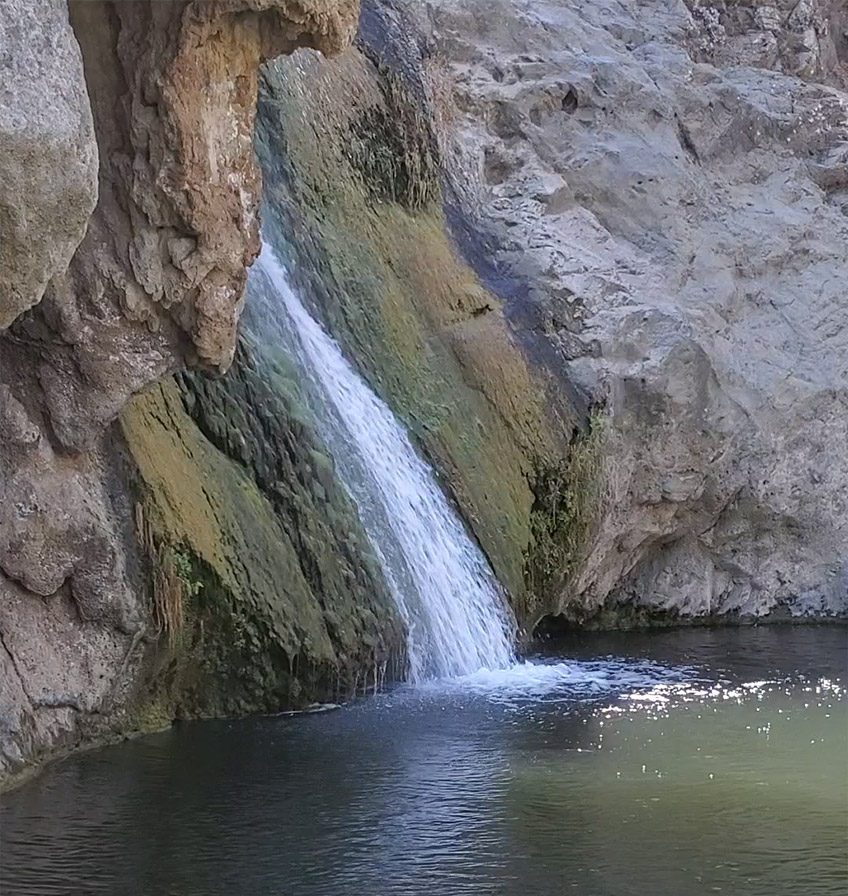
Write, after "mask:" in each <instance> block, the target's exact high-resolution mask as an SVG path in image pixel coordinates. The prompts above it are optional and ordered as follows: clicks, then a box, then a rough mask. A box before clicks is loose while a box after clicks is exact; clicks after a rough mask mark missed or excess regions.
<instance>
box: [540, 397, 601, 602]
mask: <svg viewBox="0 0 848 896" xmlns="http://www.w3.org/2000/svg"><path fill="white" fill-rule="evenodd" d="M604 428H605V418H604V417H603V416H602V415H601V414H600V413H598V412H596V413H595V414H593V416H592V418H591V420H590V425H589V430H588V432H586V433H580V434H578V436H577V437H576V439H575V440H574V443H573V444H572V446H571V451H570V452H569V455H568V458H567V459H565V460H564V461H561V462H560V463H558V464H556V465H553V466H547V467H544V466H543V467H540V468H539V469H538V470H537V474H536V479H535V482H534V493H535V501H534V503H533V509H532V512H531V525H532V529H533V542H532V547H531V550H530V551H529V552H528V560H527V574H528V578H529V579H530V582H531V585H532V587H531V589H530V592H529V593H530V596H531V597H530V602H528V605H527V607H526V608H525V616H526V617H529V618H538V616H539V615H541V613H542V612H543V610H544V607H545V606H546V604H548V602H549V601H550V600H552V599H553V598H555V597H556V595H557V594H559V593H561V592H562V591H563V589H564V588H565V586H566V583H567V582H568V580H569V578H570V577H571V576H572V575H573V574H574V572H576V570H577V569H578V568H579V566H580V563H581V562H582V560H583V559H584V558H585V556H586V552H587V550H588V548H589V545H590V542H591V538H592V535H593V534H594V531H595V526H596V524H597V522H598V519H599V516H600V504H601V500H602V498H603V494H604V474H603V440H604Z"/></svg>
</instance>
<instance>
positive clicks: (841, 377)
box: [421, 0, 848, 619]
mask: <svg viewBox="0 0 848 896" xmlns="http://www.w3.org/2000/svg"><path fill="white" fill-rule="evenodd" d="M421 21H422V27H423V28H424V29H425V30H429V31H430V33H431V34H432V38H433V40H434V42H435V45H436V52H437V53H440V54H441V55H442V57H443V58H444V59H445V60H446V61H447V63H448V69H449V75H450V77H451V78H452V79H453V81H454V84H455V97H456V102H457V105H458V107H459V110H460V114H459V117H458V119H457V122H456V126H457V134H458V135H457V145H456V149H455V151H456V153H457V159H456V160H455V161H454V165H455V167H456V169H457V170H459V171H461V172H463V176H464V178H465V180H466V182H468V181H470V182H472V183H475V184H476V185H477V188H476V190H470V191H467V192H469V193H470V194H471V195H472V196H473V197H474V199H475V202H476V203H477V204H478V207H479V209H480V212H479V222H480V224H481V226H485V227H489V228H490V229H491V230H492V232H493V233H494V234H495V236H496V237H497V239H498V240H499V242H500V245H501V249H500V252H499V253H498V254H499V260H500V262H501V264H502V265H503V267H504V269H505V270H507V271H511V272H517V273H520V274H521V275H523V276H529V277H531V278H532V279H533V280H534V281H535V282H536V283H537V284H539V285H542V286H544V287H545V288H546V291H547V298H542V299H541V300H540V299H539V298H538V297H529V298H528V299H527V300H526V301H525V303H524V304H525V306H528V307H525V311H526V313H527V315H529V316H530V317H531V318H532V316H533V315H534V314H535V315H536V316H537V319H541V320H542V321H544V322H545V324H544V325H545V326H546V328H547V329H548V330H549V333H550V339H551V340H552V342H553V343H554V344H555V345H556V344H558V345H559V348H560V352H561V358H562V363H563V369H564V370H565V371H566V373H567V375H568V376H569V377H571V378H572V379H574V380H575V381H577V382H579V383H581V384H582V385H583V387H584V388H585V389H586V390H587V391H588V392H589V393H590V394H591V395H592V396H594V398H595V399H596V400H598V401H604V402H606V404H607V407H608V416H607V417H606V419H605V423H604V428H605V444H606V448H605V455H606V473H605V482H604V486H605V488H604V494H603V495H602V496H601V497H600V500H599V502H598V505H597V507H596V513H595V517H596V518H595V523H594V526H593V532H592V535H591V537H590V538H589V539H588V540H587V541H586V543H585V544H584V545H582V546H581V562H580V566H579V570H578V571H577V572H576V574H574V575H572V576H570V577H568V578H567V580H565V581H563V582H562V585H561V587H560V589H559V590H558V591H557V592H556V593H555V594H552V596H551V609H552V611H554V612H560V613H563V614H565V615H566V616H568V617H569V618H578V619H580V618H583V619H586V618H588V617H591V616H592V615H593V614H597V613H598V612H600V611H602V610H609V608H616V607H620V608H629V609H630V610H632V611H634V612H635V614H636V618H638V617H639V614H641V613H650V612H652V611H655V610H664V611H670V612H671V613H672V614H680V615H682V616H704V615H713V614H733V613H740V614H751V615H754V616H759V615H761V614H764V613H767V612H769V611H773V610H776V609H777V608H779V607H781V606H785V607H787V608H788V609H789V611H790V612H791V613H792V614H804V613H810V612H814V613H825V614H827V613H832V612H843V613H844V612H845V610H846V601H847V600H848V566H846V560H848V451H846V444H848V440H847V437H848V413H846V411H848V351H846V349H848V305H846V302H845V283H846V276H848V152H846V146H848V142H846V139H847V138H848V114H846V110H848V95H846V94H845V93H844V92H841V91H840V90H839V89H838V85H840V84H844V71H845V69H844V63H845V49H846V44H845V31H844V29H845V11H844V4H842V3H838V2H830V3H828V2H826V0H823V2H818V3H817V2H813V0H801V2H800V3H799V2H794V0H793V2H792V3H778V2H775V3H774V4H773V5H772V6H764V5H763V4H760V3H733V4H731V3H726V4H725V3H713V2H706V0H703V2H697V0H692V2H690V3H689V5H688V6H687V5H685V4H684V3H683V2H680V0H676V2H665V0H663V2H660V0H649V2H640V3H635V2H628V3H618V2H616V3H613V2H604V0H601V2H598V0H573V2H569V3H567V4H561V3H547V4H546V3H542V4H533V5H532V7H528V6H526V5H525V4H518V3H511V2H509V0H505V2H504V0H437V2H430V3H429V4H428V5H427V8H426V11H425V12H424V13H422V15H421ZM761 44H762V46H761ZM613 618H615V616H614V614H613Z"/></svg>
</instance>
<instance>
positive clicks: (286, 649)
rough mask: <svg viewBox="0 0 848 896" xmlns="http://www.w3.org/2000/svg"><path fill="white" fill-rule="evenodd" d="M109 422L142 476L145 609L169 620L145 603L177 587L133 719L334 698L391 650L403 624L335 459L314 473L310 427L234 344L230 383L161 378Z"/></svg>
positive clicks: (314, 449)
mask: <svg viewBox="0 0 848 896" xmlns="http://www.w3.org/2000/svg"><path fill="white" fill-rule="evenodd" d="M189 411H191V412H192V413H193V414H194V418H193V416H192V414H191V413H189ZM195 418H197V420H196V419H195ZM121 423H122V428H123V432H124V436H125V439H126V442H127V445H128V447H129V450H130V453H131V454H132V457H133V458H134V460H135V462H136V464H137V467H138V471H139V475H140V477H141V480H142V491H143V495H144V502H143V505H142V508H143V509H142V510H140V512H139V513H138V514H137V517H138V519H139V520H142V521H143V526H142V532H140V536H141V541H142V543H143V544H144V545H145V546H146V553H147V556H148V561H149V563H150V565H151V567H152V580H153V583H154V587H153V589H152V592H153V593H152V595H151V599H152V601H153V603H154V614H153V615H154V618H167V614H165V616H164V617H163V615H162V614H161V613H160V614H159V615H158V616H157V614H156V612H155V608H156V604H157V601H159V602H161V600H162V599H163V598H162V595H161V594H159V595H157V593H156V587H157V583H159V586H160V587H161V584H162V583H163V582H164V583H165V585H166V586H167V588H166V591H165V595H166V597H167V595H169V594H171V592H170V591H169V590H167V589H169V588H173V589H175V590H176V591H177V592H178V593H179V600H176V599H174V601H173V605H174V606H176V605H177V604H178V605H179V617H180V619H181V624H180V626H179V637H168V638H167V639H166V638H162V639H160V643H159V646H158V648H157V650H155V651H154V652H153V654H152V656H151V658H150V663H149V669H148V674H147V676H146V677H147V680H148V682H149V693H148V696H146V698H145V700H144V701H142V705H147V706H149V707H150V709H147V710H144V711H143V712H142V716H144V717H145V718H146V716H147V715H150V714H152V716H154V717H156V718H158V717H159V715H160V714H164V715H170V716H171V718H174V717H179V716H186V717H192V716H208V715H213V716H214V715H233V714H242V713H245V712H251V711H256V710H275V709H279V708H281V707H287V706H290V705H299V704H301V703H302V702H304V701H307V702H311V701H313V700H316V699H326V698H328V697H334V698H338V697H339V696H343V695H344V694H346V693H350V692H351V690H352V688H353V686H354V683H355V682H356V681H357V680H358V679H360V678H361V677H362V676H363V675H364V670H365V669H368V670H371V669H373V668H374V667H378V668H383V667H385V666H386V665H388V664H390V663H391V662H392V661H393V659H394V658H395V657H396V656H397V655H398V654H399V653H400V652H401V650H402V647H401V644H402V640H403V637H402V631H401V627H400V623H399V621H398V619H397V616H396V614H395V611H394V608H393V605H392V602H391V599H390V598H389V596H388V593H387V591H386V588H385V585H384V583H383V581H382V579H381V577H380V573H379V569H378V568H377V566H376V563H375V562H374V561H373V558H370V553H369V551H368V550H367V549H365V541H364V536H362V535H361V534H360V533H359V527H358V520H357V519H356V516H355V513H354V511H353V508H352V506H351V504H350V502H349V501H348V499H347V498H346V496H345V495H344V492H343V490H342V489H335V488H334V475H333V471H332V468H331V467H330V468H328V467H327V466H326V464H325V465H324V467H323V468H322V469H321V470H320V473H319V471H318V470H317V464H316V453H317V454H320V450H319V449H318V447H317V444H316V443H314V441H313V438H312V436H311V433H310V432H309V430H308V428H307V427H306V426H305V424H303V423H302V422H298V421H297V419H296V417H294V416H292V414H291V413H290V408H288V407H287V405H286V404H285V403H284V402H282V401H281V400H280V399H279V397H275V396H274V394H273V393H272V392H270V391H268V390H267V387H266V386H265V385H264V384H263V381H262V378H261V377H260V376H259V374H258V373H257V371H256V370H255V369H254V368H253V367H252V366H251V362H250V359H249V357H248V356H247V355H246V354H245V353H244V351H242V352H241V353H240V354H239V358H238V360H237V363H236V366H235V369H234V371H233V376H232V378H230V379H228V380H206V379H204V378H201V377H195V376H191V375H186V376H183V377H181V380H180V386H179V387H178V386H177V384H175V383H174V382H166V383H164V384H162V385H160V386H158V387H156V388H154V389H153V390H151V391H150V392H148V393H145V394H144V395H141V396H139V397H137V398H136V399H135V400H134V401H133V402H132V403H131V404H130V405H129V406H128V408H127V409H126V410H125V412H124V414H123V415H122V419H121ZM322 480H323V484H322ZM316 485H318V486H319V487H320V490H321V499H320V501H319V500H316V498H315V486H316ZM163 569H164V571H165V575H164V576H163V575H162V570H163ZM172 615H173V616H174V617H176V616H177V611H176V610H173V611H172ZM163 628H165V629H167V630H168V631H167V633H168V634H169V635H170V634H171V632H173V631H174V630H175V629H176V626H174V625H169V626H163Z"/></svg>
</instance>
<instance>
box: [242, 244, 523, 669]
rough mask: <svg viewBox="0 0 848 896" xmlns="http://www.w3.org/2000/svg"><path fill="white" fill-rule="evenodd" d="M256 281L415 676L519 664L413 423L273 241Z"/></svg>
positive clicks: (264, 321)
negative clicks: (372, 383) (367, 372)
mask: <svg viewBox="0 0 848 896" xmlns="http://www.w3.org/2000/svg"><path fill="white" fill-rule="evenodd" d="M250 287H251V293H252V302H253V303H254V304H253V311H254V315H255V314H257V313H258V314H259V315H260V320H261V327H262V330H263V339H264V340H266V341H267V340H268V339H269V338H273V339H278V340H280V341H282V342H283V344H284V347H285V348H286V349H287V350H288V351H289V352H290V353H291V354H292V355H293V356H294V357H295V358H296V360H297V362H298V365H299V368H300V369H301V370H302V373H303V377H304V379H305V384H304V385H305V390H304V391H305V393H306V395H307V398H308V400H309V403H310V406H311V409H312V411H313V413H314V415H315V417H316V420H317V424H318V428H319V432H320V434H321V436H322V438H323V439H324V441H325V442H326V444H327V446H328V449H329V450H330V452H331V454H332V455H333V459H334V461H335V464H336V468H337V471H338V473H339V475H340V478H341V479H342V481H343V482H344V484H345V487H346V488H347V489H348V491H349V492H350V494H351V495H352V497H353V499H354V500H355V502H356V504H357V507H358V510H359V515H360V518H361V519H362V523H363V526H364V528H365V531H366V533H367V535H368V537H369V540H370V542H371V544H372V547H373V550H374V551H375V553H376V555H377V557H378V559H379V561H380V563H381V565H382V568H383V571H384V574H385V576H386V579H387V581H388V584H389V587H390V590H391V592H392V594H393V597H394V599H395V602H396V604H397V607H398V611H399V612H400V614H401V616H402V618H403V620H404V622H405V623H406V626H407V629H408V633H409V634H408V645H407V646H408V654H409V666H410V670H409V671H410V678H411V680H412V681H423V680H427V679H433V678H445V677H455V676H460V675H467V674H470V673H473V672H477V671H479V670H480V669H502V668H505V667H507V666H509V665H510V664H511V663H512V661H513V651H512V640H513V632H514V627H515V626H514V621H513V618H512V614H511V612H510V610H509V607H508V605H507V602H506V599H505V596H504V594H503V592H502V590H501V588H500V586H499V584H498V582H497V580H496V579H495V577H494V575H493V574H492V572H491V570H490V568H489V565H488V563H487V561H486V558H485V557H484V556H483V553H482V551H481V550H480V548H479V547H478V546H477V545H476V544H475V543H474V541H473V540H472V539H471V537H470V536H469V534H468V533H467V532H466V530H465V527H464V526H463V524H462V522H461V520H460V519H459V517H458V515H457V514H456V512H455V511H454V509H453V508H452V507H451V505H450V503H449V502H448V500H447V498H446V497H445V495H444V493H443V492H442V490H441V489H440V488H439V486H438V483H437V482H436V480H435V477H434V475H433V472H432V470H431V469H430V468H429V467H428V465H427V464H426V463H424V461H423V460H422V459H421V458H420V457H419V456H418V454H417V453H416V452H415V449H414V448H413V446H412V443H411V442H410V440H409V437H408V435H407V434H406V432H405V430H404V429H403V427H402V426H401V425H400V424H399V422H398V421H397V420H396V419H395V417H394V415H393V414H392V412H391V410H390V409H389V407H388V406H387V405H386V404H385V403H384V402H383V401H382V400H381V399H380V398H378V397H377V396H376V395H375V394H374V393H373V392H372V391H371V389H370V388H369V387H368V385H367V384H366V383H365V382H364V381H363V380H362V378H361V377H360V376H359V375H358V374H357V372H356V371H355V370H354V369H353V367H352V366H351V365H350V364H349V363H348V361H347V360H346V359H345V357H344V355H343V354H342V351H341V349H340V347H339V345H338V344H337V343H336V342H335V340H334V339H332V338H331V337H330V336H329V335H328V334H327V333H325V332H324V330H323V329H322V328H321V326H320V325H319V324H318V322H317V321H316V320H315V319H314V318H313V317H312V316H311V315H310V314H309V312H308V311H307V309H306V307H305V306H304V305H303V303H302V302H301V301H300V299H299V298H298V296H297V295H296V294H295V293H294V291H293V290H292V288H291V286H290V283H289V278H288V274H287V272H286V269H285V268H284V267H283V265H281V264H280V262H279V261H278V260H277V258H276V257H275V255H274V253H273V249H272V247H271V246H269V245H268V244H265V243H263V247H262V253H261V255H260V256H259V258H258V259H257V261H256V264H255V265H254V266H253V268H252V269H251V273H250ZM254 300H257V301H254Z"/></svg>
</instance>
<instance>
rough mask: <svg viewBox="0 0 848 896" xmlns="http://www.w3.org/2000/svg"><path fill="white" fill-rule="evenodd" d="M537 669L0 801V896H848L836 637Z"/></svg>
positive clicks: (795, 633) (236, 728)
mask: <svg viewBox="0 0 848 896" xmlns="http://www.w3.org/2000/svg"><path fill="white" fill-rule="evenodd" d="M548 653H549V654H550V655H548V656H542V657H538V658H536V660H535V662H534V663H532V664H527V665H524V666H521V667H518V668H516V669H514V670H511V671H510V672H499V673H479V674H477V675H474V676H470V677H468V678H466V679H464V680H461V681H458V682H453V683H451V684H450V685H440V684H430V685H425V686H423V687H419V688H415V689H411V688H399V689H397V690H395V691H393V692H392V693H390V694H386V695H382V696H379V697H377V698H374V699H369V700H364V701H362V702H361V703H358V704H357V705H355V706H351V707H346V708H343V709H340V710H336V711H333V712H327V713H322V714H317V715H311V716H300V717H296V718H283V717H278V718H263V719H254V720H248V721H240V722H226V723H225V722H212V723H196V724H189V725H183V726H179V727H176V728H174V729H173V730H171V731H168V732H166V733H164V734H159V735H153V736H150V737H146V738H143V739H140V740H137V741H134V742H130V743H126V744H122V745H118V746H115V747H110V748H106V749H102V750H98V751H95V752H91V753H87V754H83V755H80V756H78V757H75V758H73V759H71V760H68V761H66V762H64V763H60V764H57V765H55V766H53V767H51V768H49V769H48V770H47V771H46V772H45V773H44V774H43V775H42V776H41V777H39V778H37V779H36V780H34V781H33V782H31V783H30V784H28V785H27V786H25V787H23V788H22V789H20V790H18V791H16V792H13V793H11V794H8V795H7V796H6V797H4V800H3V813H2V826H0V838H2V844H0V846H2V851H0V869H1V870H2V876H0V881H2V886H0V891H2V892H3V893H4V894H15V896H18V894H21V896H26V894H39V896H50V894H83V893H85V894H101V893H103V894H107V893H108V894H128V896H132V894H145V896H148V894H149V896H154V894H155V896H166V894H170V896H213V894H214V896H217V894H221V896H223V894H227V896H240V894H244V896H264V894H268V896H270V894H275V896H276V894H289V893H292V894H298V896H318V894H321V896H324V894H326V896H382V894H385V896H401V894H403V896H412V894H438V896H464V894H475V896H488V894H492V896H519V894H522V896H523V894H534V896H562V894H568V893H577V894H581V896H695V894H701V893H711V894H712V893H726V894H734V896H825V894H834V896H836V894H839V896H844V894H845V893H846V887H848V860H846V854H847V853H846V844H848V704H847V703H846V696H845V691H844V685H845V680H846V672H848V670H847V669H846V629H845V628H842V627H802V628H794V629H793V628H782V627H781V628H776V627H771V628H758V629H741V630H733V629H720V630H694V631H675V632H662V633H654V634H650V635H632V634H631V635H620V636H583V637H581V638H580V639H576V640H573V641H569V642H565V643H562V642H558V643H557V644H555V645H551V646H550V650H549V651H548ZM563 657H565V658H566V660H565V661H563Z"/></svg>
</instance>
